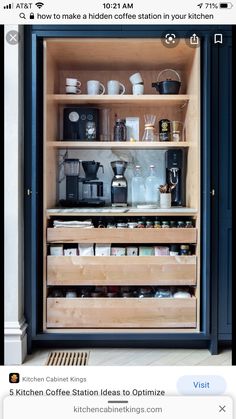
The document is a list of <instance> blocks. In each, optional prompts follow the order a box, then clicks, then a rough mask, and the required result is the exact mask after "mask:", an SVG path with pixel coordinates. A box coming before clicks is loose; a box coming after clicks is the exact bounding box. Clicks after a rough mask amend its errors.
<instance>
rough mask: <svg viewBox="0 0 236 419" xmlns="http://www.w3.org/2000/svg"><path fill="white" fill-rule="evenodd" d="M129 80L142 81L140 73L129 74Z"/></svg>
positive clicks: (134, 82)
mask: <svg viewBox="0 0 236 419" xmlns="http://www.w3.org/2000/svg"><path fill="white" fill-rule="evenodd" d="M129 79H130V81H131V83H132V84H138V83H143V79H142V76H141V74H140V73H134V74H132V76H130V78H129Z"/></svg>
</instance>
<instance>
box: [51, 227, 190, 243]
mask: <svg viewBox="0 0 236 419" xmlns="http://www.w3.org/2000/svg"><path fill="white" fill-rule="evenodd" d="M47 241H48V242H49V243H196V242H197V229H196V228H142V229H141V228H134V229H132V228H114V229H113V228H112V229H111V228H77V227H71V228H66V227H65V228H64V227H62V228H48V229H47Z"/></svg>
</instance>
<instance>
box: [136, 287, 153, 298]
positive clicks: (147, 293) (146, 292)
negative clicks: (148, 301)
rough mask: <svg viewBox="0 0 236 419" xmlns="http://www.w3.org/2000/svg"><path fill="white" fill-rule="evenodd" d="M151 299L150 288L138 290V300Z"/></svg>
mask: <svg viewBox="0 0 236 419" xmlns="http://www.w3.org/2000/svg"><path fill="white" fill-rule="evenodd" d="M150 297H153V292H152V290H151V288H148V287H147V288H140V290H139V292H138V298H150Z"/></svg>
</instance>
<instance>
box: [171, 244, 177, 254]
mask: <svg viewBox="0 0 236 419" xmlns="http://www.w3.org/2000/svg"><path fill="white" fill-rule="evenodd" d="M178 255H179V246H178V245H177V244H171V246H170V256H178Z"/></svg>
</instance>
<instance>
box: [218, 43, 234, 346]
mask: <svg viewBox="0 0 236 419" xmlns="http://www.w3.org/2000/svg"><path fill="white" fill-rule="evenodd" d="M231 72H232V43H231V39H228V38H227V37H225V39H224V45H223V46H222V47H221V48H220V50H219V73H220V74H219V75H220V78H219V79H220V85H219V96H220V106H219V113H220V116H221V117H220V118H219V156H220V158H219V160H218V161H219V166H218V174H219V201H218V202H219V253H218V255H219V316H218V322H219V325H218V327H219V339H220V340H222V341H224V340H231V333H232V121H231V115H232V73H231ZM229 93H230V94H229Z"/></svg>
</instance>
